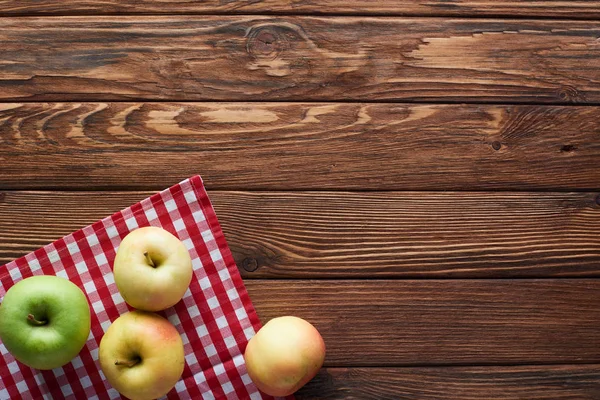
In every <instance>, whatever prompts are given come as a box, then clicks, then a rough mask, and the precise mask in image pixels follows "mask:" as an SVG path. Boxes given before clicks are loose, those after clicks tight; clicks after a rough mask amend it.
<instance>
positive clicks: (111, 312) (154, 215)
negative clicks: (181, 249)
mask: <svg viewBox="0 0 600 400" xmlns="http://www.w3.org/2000/svg"><path fill="white" fill-rule="evenodd" d="M149 225H153V226H160V227H162V228H164V229H166V230H168V231H169V232H171V233H173V234H175V235H176V236H177V237H179V239H181V240H182V241H183V243H184V244H185V246H186V247H187V248H188V250H189V252H190V255H191V257H192V262H193V267H194V274H195V278H194V279H192V283H191V285H190V287H189V290H188V291H187V292H186V294H185V295H184V297H183V300H182V301H180V302H179V303H177V304H176V305H175V306H174V307H172V308H170V309H167V310H165V311H163V312H161V313H160V314H162V315H163V316H165V317H166V318H168V319H169V321H171V322H172V323H173V324H174V325H175V327H177V330H178V331H179V333H180V334H181V337H182V339H183V343H184V346H185V354H186V356H185V359H186V365H185V370H184V372H183V377H182V379H181V380H180V381H179V382H178V383H177V384H176V385H175V388H174V389H173V390H171V392H169V394H168V395H167V398H169V399H270V398H271V397H269V396H266V395H263V394H261V393H260V392H259V391H258V390H257V389H256V387H255V386H254V384H253V383H252V382H251V380H250V378H249V376H248V374H247V373H246V368H245V364H244V358H243V351H244V350H245V347H246V344H247V342H248V340H249V339H250V338H251V337H252V336H253V335H254V334H255V332H256V331H257V330H258V328H259V327H260V321H259V319H258V316H257V315H256V312H255V310H254V308H253V306H252V303H251V302H250V298H249V297H248V294H247V292H246V289H245V288H244V285H243V283H242V279H241V277H240V275H239V272H238V270H237V268H236V265H235V262H234V260H233V257H232V255H231V252H230V251H229V248H228V246H227V243H226V241H225V237H224V236H223V233H222V231H221V227H220V225H219V222H218V220H217V216H216V215H215V212H214V210H213V208H212V205H211V203H210V200H209V198H208V196H207V194H206V191H205V189H204V186H203V183H202V180H201V178H200V177H199V176H195V177H192V178H190V179H187V180H185V181H183V182H181V183H179V184H177V185H175V186H173V187H171V188H169V189H167V190H164V191H162V192H160V193H157V194H155V195H153V196H151V197H149V198H147V199H145V200H142V201H141V202H139V203H137V204H134V205H133V206H131V207H129V208H127V209H125V210H122V211H120V212H117V213H115V214H114V215H112V216H110V217H107V218H105V219H103V220H101V221H98V222H96V223H94V224H92V225H90V226H88V227H85V228H83V229H81V230H79V231H77V232H74V233H72V234H70V235H68V236H65V237H64V238H62V239H59V240H57V241H55V242H54V243H51V244H49V245H47V246H45V247H43V248H40V249H38V250H36V251H34V252H32V253H30V254H28V255H26V256H24V257H22V258H19V259H17V260H15V261H12V262H10V263H8V264H6V265H4V266H2V267H0V297H1V298H3V297H4V294H5V293H6V291H7V290H8V289H9V288H10V287H11V286H12V285H14V284H15V283H16V282H18V281H20V280H22V279H24V278H27V277H29V276H32V275H42V274H45V275H57V276H61V277H64V278H67V279H69V280H71V281H72V282H74V283H75V284H76V285H77V286H79V287H80V288H81V289H82V290H83V291H84V292H85V294H86V295H87V298H88V301H89V304H90V306H91V310H92V330H91V333H90V336H89V338H88V340H87V343H86V345H85V346H84V348H83V350H82V351H81V353H80V354H79V355H78V356H77V357H76V358H75V359H73V360H72V362H70V363H68V364H67V365H65V366H63V367H62V368H56V369H54V370H51V371H38V370H34V369H31V368H29V367H27V366H25V365H23V364H21V363H19V362H17V361H16V360H15V359H14V357H12V356H11V355H10V354H9V353H8V352H7V350H6V348H5V347H4V345H3V344H0V353H1V357H0V399H21V398H23V399H39V398H44V399H61V398H68V399H116V398H120V395H119V393H118V392H117V391H116V390H114V389H113V388H111V387H110V385H109V384H108V382H107V381H106V379H105V377H104V375H103V373H102V371H101V370H100V364H99V362H98V345H99V343H100V339H101V338H102V336H103V334H104V332H105V331H106V329H107V328H108V327H109V325H110V324H111V321H114V320H115V319H116V318H117V317H118V316H119V315H121V314H123V313H125V312H127V311H128V310H129V309H130V308H129V306H128V305H127V304H126V303H125V302H124V300H123V298H122V297H121V295H120V294H119V291H118V290H117V286H116V285H115V282H114V278H113V274H112V262H113V260H114V257H115V253H116V250H117V248H118V246H119V243H120V242H121V240H122V239H123V238H124V237H125V236H126V235H127V234H128V233H129V232H130V231H132V230H134V229H136V228H138V227H143V226H149Z"/></svg>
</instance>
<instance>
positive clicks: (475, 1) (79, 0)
mask: <svg viewBox="0 0 600 400" xmlns="http://www.w3.org/2000/svg"><path fill="white" fill-rule="evenodd" d="M0 6H1V11H0V15H36V14H52V15H65V14H76V15H83V14H85V15H94V14H149V13H150V14H167V13H168V14H180V13H198V14H214V13H222V14H229V13H231V14H251V13H283V14H351V15H440V16H473V15H478V16H498V15H503V16H523V17H532V16H536V17H564V18H598V17H600V11H599V10H600V2H598V1H593V0H571V1H552V2H549V1H547V0H533V1H532V0H453V1H452V2H448V1H444V0H428V1H426V0H420V1H415V0H379V1H372V0H309V1H306V0H304V1H289V0H253V1H247V0H228V1H222V0H204V1H189V0H170V1H169V3H168V7H167V8H166V7H165V2H164V1H160V0H146V1H143V2H140V1H136V0H74V1H70V2H69V3H67V4H65V2H64V1H61V0H37V1H35V2H31V1H28V0H2V1H0Z"/></svg>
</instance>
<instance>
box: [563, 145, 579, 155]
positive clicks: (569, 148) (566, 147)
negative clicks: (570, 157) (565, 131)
mask: <svg viewBox="0 0 600 400" xmlns="http://www.w3.org/2000/svg"><path fill="white" fill-rule="evenodd" d="M575 150H577V147H576V146H573V145H572V144H565V145H564V146H562V147H561V148H560V152H561V153H570V152H572V151H575Z"/></svg>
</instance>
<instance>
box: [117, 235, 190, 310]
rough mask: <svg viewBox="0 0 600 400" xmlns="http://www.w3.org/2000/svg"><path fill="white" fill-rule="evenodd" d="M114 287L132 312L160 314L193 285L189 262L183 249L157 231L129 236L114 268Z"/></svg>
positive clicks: (170, 237)
mask: <svg viewBox="0 0 600 400" xmlns="http://www.w3.org/2000/svg"><path fill="white" fill-rule="evenodd" d="M113 273H114V277H115V283H116V284H117V288H118V289H119V292H120V293H121V295H122V296H123V299H124V300H125V301H126V302H127V304H129V305H130V306H132V307H133V308H136V309H139V310H145V311H160V310H164V309H165V308H168V307H171V306H173V305H175V304H176V303H177V302H178V301H179V300H181V298H182V297H183V295H184V294H185V291H186V290H187V288H188V287H189V286H190V282H191V281H192V274H193V270H192V259H191V258H190V253H189V252H188V250H187V249H186V247H185V245H184V244H183V243H182V242H181V241H180V240H179V239H178V238H177V237H175V236H174V235H172V234H171V233H170V232H168V231H166V230H165V229H163V228H159V227H153V226H151V227H144V228H139V229H136V230H134V231H132V232H130V233H129V234H128V235H127V236H125V238H124V239H123V240H122V241H121V244H120V245H119V249H118V250H117V254H116V256H115V261H114V265H113Z"/></svg>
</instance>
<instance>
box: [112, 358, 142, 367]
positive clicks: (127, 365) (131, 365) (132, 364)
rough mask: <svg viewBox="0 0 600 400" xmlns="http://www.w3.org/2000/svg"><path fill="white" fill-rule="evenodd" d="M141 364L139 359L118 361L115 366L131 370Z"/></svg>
mask: <svg viewBox="0 0 600 400" xmlns="http://www.w3.org/2000/svg"><path fill="white" fill-rule="evenodd" d="M139 362H140V360H139V359H136V360H127V361H119V360H117V361H115V365H124V366H126V367H128V368H131V367H133V366H134V365H136V364H139Z"/></svg>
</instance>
